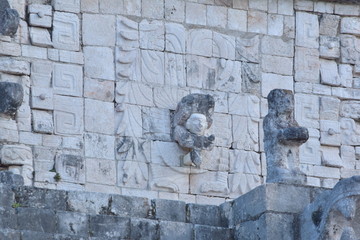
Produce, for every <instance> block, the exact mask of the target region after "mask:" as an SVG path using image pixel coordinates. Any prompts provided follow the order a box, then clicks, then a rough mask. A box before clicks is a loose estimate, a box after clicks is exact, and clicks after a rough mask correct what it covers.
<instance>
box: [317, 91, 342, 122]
mask: <svg viewBox="0 0 360 240" xmlns="http://www.w3.org/2000/svg"><path fill="white" fill-rule="evenodd" d="M339 108H340V100H339V99H337V98H333V97H326V96H323V97H320V119H322V120H333V121H337V120H338V117H339Z"/></svg>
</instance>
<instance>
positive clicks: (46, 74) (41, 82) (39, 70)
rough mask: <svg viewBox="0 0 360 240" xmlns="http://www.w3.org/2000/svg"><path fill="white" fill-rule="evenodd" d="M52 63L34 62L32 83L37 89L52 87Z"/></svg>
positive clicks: (32, 65)
mask: <svg viewBox="0 0 360 240" xmlns="http://www.w3.org/2000/svg"><path fill="white" fill-rule="evenodd" d="M52 71H53V64H52V62H48V61H33V62H32V64H31V75H30V78H31V82H32V84H33V86H35V87H44V88H49V87H50V86H51V85H50V84H51V74H52Z"/></svg>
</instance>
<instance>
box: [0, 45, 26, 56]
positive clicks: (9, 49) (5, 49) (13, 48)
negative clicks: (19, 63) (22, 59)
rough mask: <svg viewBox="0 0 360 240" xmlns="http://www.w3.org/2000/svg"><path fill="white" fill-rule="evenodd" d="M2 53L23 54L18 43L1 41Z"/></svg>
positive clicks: (6, 54)
mask: <svg viewBox="0 0 360 240" xmlns="http://www.w3.org/2000/svg"><path fill="white" fill-rule="evenodd" d="M0 54H2V55H4V56H14V57H19V56H21V47H20V45H19V44H17V43H11V42H0Z"/></svg>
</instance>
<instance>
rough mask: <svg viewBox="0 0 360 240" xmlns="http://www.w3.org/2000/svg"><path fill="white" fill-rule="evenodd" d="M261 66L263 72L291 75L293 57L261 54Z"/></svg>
mask: <svg viewBox="0 0 360 240" xmlns="http://www.w3.org/2000/svg"><path fill="white" fill-rule="evenodd" d="M261 66H262V70H263V72H268V73H276V74H280V75H290V76H292V75H293V58H288V57H278V56H269V55H263V56H262V63H261Z"/></svg>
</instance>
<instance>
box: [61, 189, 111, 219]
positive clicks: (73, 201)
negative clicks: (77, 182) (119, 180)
mask: <svg viewBox="0 0 360 240" xmlns="http://www.w3.org/2000/svg"><path fill="white" fill-rule="evenodd" d="M109 199H110V197H109V194H104V193H95V192H79V191H69V192H68V200H67V206H68V208H67V211H76V212H83V213H88V214H108V212H109V205H110V204H109V203H110V201H109Z"/></svg>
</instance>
